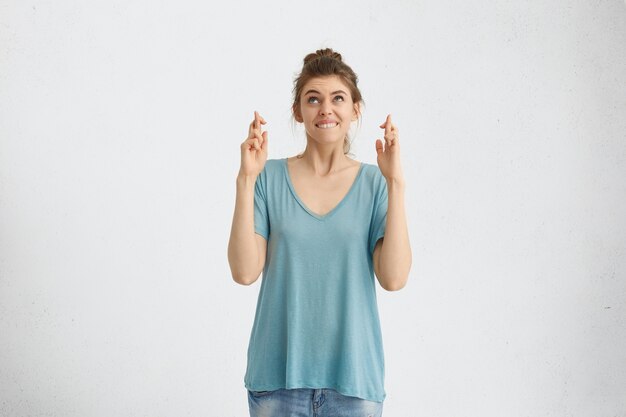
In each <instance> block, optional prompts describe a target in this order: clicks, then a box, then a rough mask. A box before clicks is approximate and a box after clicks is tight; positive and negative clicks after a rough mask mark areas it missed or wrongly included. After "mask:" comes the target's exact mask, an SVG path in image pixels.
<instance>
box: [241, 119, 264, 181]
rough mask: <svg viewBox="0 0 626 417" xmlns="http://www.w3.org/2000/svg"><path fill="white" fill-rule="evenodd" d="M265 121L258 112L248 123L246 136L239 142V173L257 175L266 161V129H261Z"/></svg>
mask: <svg viewBox="0 0 626 417" xmlns="http://www.w3.org/2000/svg"><path fill="white" fill-rule="evenodd" d="M266 123H267V122H266V121H265V119H264V118H263V117H261V115H260V114H259V113H258V112H256V111H255V112H254V120H253V121H252V123H250V128H249V130H248V137H247V138H246V140H245V141H244V142H243V143H242V144H241V168H240V169H239V175H244V176H254V177H256V176H258V175H259V174H260V173H261V171H263V167H265V161H267V131H264V132H262V131H261V125H264V124H266Z"/></svg>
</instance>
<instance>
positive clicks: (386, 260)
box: [373, 115, 412, 291]
mask: <svg viewBox="0 0 626 417" xmlns="http://www.w3.org/2000/svg"><path fill="white" fill-rule="evenodd" d="M380 127H381V128H384V129H385V148H384V150H383V142H382V141H381V140H380V139H377V140H376V153H377V154H378V158H377V162H378V167H379V168H380V171H381V173H382V174H383V176H384V177H385V179H386V181H387V199H388V206H387V223H386V225H385V236H384V237H383V238H382V239H380V240H379V241H378V242H377V243H376V246H375V248H374V254H373V262H374V272H375V273H376V276H377V277H378V282H379V283H380V285H381V287H383V288H384V289H386V290H387V291H397V290H400V289H402V288H403V287H404V286H405V285H406V282H407V280H408V278H409V271H410V269H411V262H412V254H411V244H410V242H409V231H408V227H407V221H406V210H405V207H404V191H405V182H404V176H403V174H402V169H401V167H400V144H399V141H398V129H397V128H396V126H395V125H394V124H393V123H391V115H388V116H387V120H385V123H383V124H382V125H381V126H380Z"/></svg>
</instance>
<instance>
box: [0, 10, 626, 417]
mask: <svg viewBox="0 0 626 417" xmlns="http://www.w3.org/2000/svg"><path fill="white" fill-rule="evenodd" d="M321 47H333V48H335V49H336V50H337V51H339V52H340V53H342V54H343V56H344V59H345V61H346V62H347V63H348V64H350V65H351V66H352V67H353V68H354V70H355V71H356V72H357V74H358V75H359V78H360V86H361V88H362V92H363V95H364V98H365V102H366V107H365V111H364V117H363V122H362V124H361V127H360V129H358V131H357V132H356V134H357V136H356V140H355V142H354V146H353V151H354V153H355V155H356V158H357V159H359V160H361V161H365V162H369V163H374V164H375V163H376V153H375V145H374V143H375V140H376V138H380V137H381V129H379V128H378V125H379V124H381V123H382V122H383V121H384V118H385V116H386V115H387V114H388V113H391V114H392V116H393V118H394V121H395V122H396V124H397V125H398V128H399V131H400V143H401V149H402V164H403V168H404V172H405V176H406V180H407V189H406V207H407V214H408V222H409V228H410V237H411V244H412V249H413V267H412V270H411V274H410V278H409V282H408V284H407V286H406V287H405V288H404V289H403V290H401V291H399V292H386V291H384V290H382V288H380V287H378V301H379V307H380V314H381V319H382V326H383V335H384V346H385V356H386V390H387V394H388V395H387V399H386V401H385V411H384V415H385V416H387V417H392V416H428V417H438V416H441V417H444V416H446V417H447V416H468V417H473V416H476V417H485V416H493V417H496V416H503V415H506V416H509V417H522V416H533V417H534V416H577V417H578V416H580V417H583V416H584V417H618V416H620V417H621V416H624V415H626V280H625V279H626V214H625V213H626V180H625V178H626V54H625V53H624V52H625V51H626V4H625V3H624V2H623V1H582V0H578V1H569V2H568V1H540V0H537V1H478V2H468V1H439V0H438V1H402V2H400V1H389V2H373V1H363V0H360V1H346V2H329V1H318V2H307V3H301V2H290V1H277V2H273V3H263V2H256V3H253V2H250V3H240V2H235V1H231V2H219V3H210V2H204V1H182V2H167V3H166V2H155V1H146V0H137V1H111V0H107V1H92V2H85V1H82V0H81V1H78V0H76V1H62V2H51V1H30V2H23V1H0V140H1V142H0V227H1V229H0V415H2V416H59V417H60V416H63V417H73V416H103V417H104V416H197V417H200V416H232V417H235V416H245V415H247V412H248V410H247V400H246V391H245V388H244V386H243V376H244V372H245V360H246V350H247V344H248V338H249V335H250V330H251V327H252V322H253V319H254V311H255V307H256V298H257V295H258V291H259V286H260V281H257V283H255V284H254V285H252V286H249V287H245V286H241V285H238V284H236V283H234V281H233V280H232V278H231V276H230V270H229V267H228V262H227V257H226V248H227V244H228V238H229V233H230V225H231V220H232V215H233V209H234V201H235V177H236V174H237V171H238V169H239V162H240V148H239V146H240V144H241V142H242V141H243V140H244V139H245V137H246V134H247V127H248V124H249V122H250V121H251V120H252V115H253V111H254V110H258V111H259V112H260V113H261V114H262V115H263V116H264V117H265V119H266V120H267V121H268V125H267V126H266V127H267V130H268V132H269V140H270V142H269V146H270V151H269V154H270V158H282V157H286V156H293V155H295V154H296V153H297V152H299V151H301V150H302V149H303V148H304V144H305V139H304V135H303V132H302V129H301V128H299V127H297V126H296V127H295V128H294V127H293V124H292V121H291V119H290V112H289V109H290V104H291V88H292V81H293V78H294V76H295V74H296V73H297V72H298V71H299V70H300V68H301V64H302V59H303V58H304V56H305V55H306V54H307V53H309V52H313V51H315V50H316V49H318V48H321Z"/></svg>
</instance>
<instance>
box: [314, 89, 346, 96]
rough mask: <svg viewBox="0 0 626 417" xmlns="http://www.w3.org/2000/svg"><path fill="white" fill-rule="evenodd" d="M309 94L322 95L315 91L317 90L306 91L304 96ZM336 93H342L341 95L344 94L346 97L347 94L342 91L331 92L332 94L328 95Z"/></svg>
mask: <svg viewBox="0 0 626 417" xmlns="http://www.w3.org/2000/svg"><path fill="white" fill-rule="evenodd" d="M309 93H315V94H322V93H320V92H319V91H317V90H309V91H307V92H306V93H304V95H305V96H306V95H307V94H309ZM337 93H343V94H346V95H347V93H346V92H345V91H343V90H337V91H333V92H332V93H330V94H331V95H333V94H337Z"/></svg>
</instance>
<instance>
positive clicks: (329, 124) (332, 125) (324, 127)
mask: <svg viewBox="0 0 626 417" xmlns="http://www.w3.org/2000/svg"><path fill="white" fill-rule="evenodd" d="M335 126H337V123H324V124H320V125H317V127H319V128H320V129H328V128H330V127H335Z"/></svg>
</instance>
